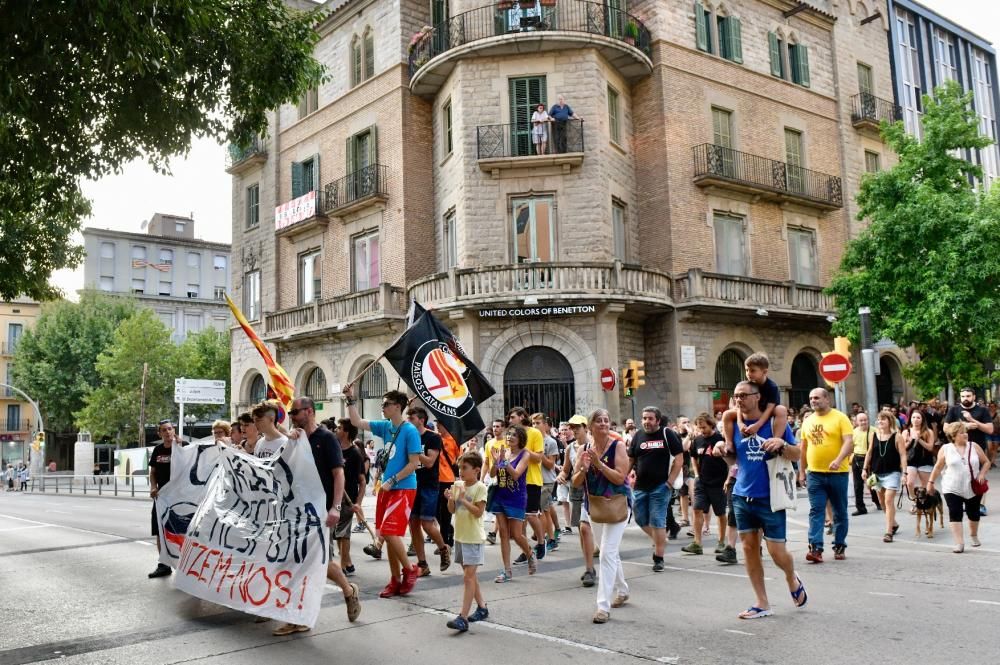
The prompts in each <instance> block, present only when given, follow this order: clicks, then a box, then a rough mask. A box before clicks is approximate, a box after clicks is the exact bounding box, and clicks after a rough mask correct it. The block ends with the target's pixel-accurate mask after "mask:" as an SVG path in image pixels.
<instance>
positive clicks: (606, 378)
mask: <svg viewBox="0 0 1000 665" xmlns="http://www.w3.org/2000/svg"><path fill="white" fill-rule="evenodd" d="M617 382H618V381H617V379H616V378H615V370H613V369H611V368H610V367H605V368H604V369H602V370H601V388H602V389H604V390H607V391H608V392H610V391H612V390H614V389H615V384H616V383H617Z"/></svg>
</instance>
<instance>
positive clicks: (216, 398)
mask: <svg viewBox="0 0 1000 665" xmlns="http://www.w3.org/2000/svg"><path fill="white" fill-rule="evenodd" d="M174 401H175V402H177V405H178V407H179V408H178V414H177V436H178V437H179V438H180V439H181V440H182V441H183V440H184V405H185V404H225V403H226V382H225V381H213V380H211V379H185V378H184V377H180V378H179V379H174Z"/></svg>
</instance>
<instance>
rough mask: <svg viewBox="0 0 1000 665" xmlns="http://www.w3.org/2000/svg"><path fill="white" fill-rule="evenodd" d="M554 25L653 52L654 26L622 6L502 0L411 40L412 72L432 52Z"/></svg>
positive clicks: (557, 0) (567, 0) (560, 0)
mask: <svg viewBox="0 0 1000 665" xmlns="http://www.w3.org/2000/svg"><path fill="white" fill-rule="evenodd" d="M550 31H561V32H584V33H589V34H592V35H602V36H604V37H609V38H611V39H615V40H618V41H621V42H624V43H626V44H629V45H631V46H635V47H636V48H637V49H639V50H640V51H641V52H642V53H643V54H645V55H646V56H647V57H651V54H652V51H651V48H650V44H651V40H650V35H649V30H648V29H647V28H646V26H645V25H644V24H643V22H642V21H640V20H639V19H638V18H636V17H635V16H633V15H632V14H629V13H628V12H625V11H622V10H621V9H617V8H615V7H610V6H608V5H606V4H602V3H597V2H586V1H585V0H546V1H545V2H542V1H539V2H523V3H519V2H505V1H501V2H498V3H496V4H493V5H486V6H485V7H479V8H477V9H472V10H470V11H467V12H462V13H461V14H458V15H456V16H452V17H451V18H449V19H448V20H447V21H443V22H441V23H439V24H437V25H436V26H434V27H433V28H431V29H430V30H427V31H424V32H422V33H418V34H417V35H416V36H414V38H413V41H412V42H411V44H410V54H409V65H410V76H411V77H412V76H413V74H414V73H415V72H416V71H417V70H418V69H420V68H421V67H423V66H424V65H425V64H427V62H429V61H430V60H431V59H432V58H434V57H436V56H438V55H441V54H442V53H445V52H446V51H449V50H451V49H453V48H457V47H459V46H463V45H465V44H469V43H471V42H475V41H479V40H481V39H489V38H490V37H496V36H499V35H509V34H518V33H531V32H540V33H541V32H550Z"/></svg>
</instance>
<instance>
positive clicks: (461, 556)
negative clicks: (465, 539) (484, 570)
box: [454, 542, 486, 566]
mask: <svg viewBox="0 0 1000 665" xmlns="http://www.w3.org/2000/svg"><path fill="white" fill-rule="evenodd" d="M454 551H455V563H457V564H458V565H460V566H481V565H483V564H484V563H486V546H485V545H484V544H483V543H458V542H456V543H455V548H454Z"/></svg>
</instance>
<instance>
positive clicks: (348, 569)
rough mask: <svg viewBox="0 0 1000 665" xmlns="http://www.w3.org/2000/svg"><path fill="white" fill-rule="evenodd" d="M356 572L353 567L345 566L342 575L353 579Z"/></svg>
mask: <svg viewBox="0 0 1000 665" xmlns="http://www.w3.org/2000/svg"><path fill="white" fill-rule="evenodd" d="M355 572H357V571H356V569H355V568H354V566H347V567H346V568H344V574H345V575H347V576H348V577H354V573H355Z"/></svg>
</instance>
